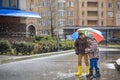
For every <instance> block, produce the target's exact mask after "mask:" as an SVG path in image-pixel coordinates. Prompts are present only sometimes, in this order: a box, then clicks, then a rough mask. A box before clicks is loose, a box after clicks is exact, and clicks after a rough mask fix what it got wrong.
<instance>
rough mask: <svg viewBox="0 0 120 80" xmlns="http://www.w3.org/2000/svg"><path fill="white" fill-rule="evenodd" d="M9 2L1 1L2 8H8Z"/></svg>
mask: <svg viewBox="0 0 120 80" xmlns="http://www.w3.org/2000/svg"><path fill="white" fill-rule="evenodd" d="M9 3H10V2H9V0H2V7H9Z"/></svg>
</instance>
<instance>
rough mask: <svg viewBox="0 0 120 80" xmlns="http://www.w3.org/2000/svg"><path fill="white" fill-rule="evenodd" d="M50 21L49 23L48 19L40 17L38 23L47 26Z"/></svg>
mask: <svg viewBox="0 0 120 80" xmlns="http://www.w3.org/2000/svg"><path fill="white" fill-rule="evenodd" d="M50 23H51V21H50V20H45V19H42V20H40V22H39V24H40V25H41V26H49V25H50Z"/></svg>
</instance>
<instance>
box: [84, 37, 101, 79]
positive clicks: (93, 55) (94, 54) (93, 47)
mask: <svg viewBox="0 0 120 80" xmlns="http://www.w3.org/2000/svg"><path fill="white" fill-rule="evenodd" d="M87 42H88V47H87V48H86V49H85V52H86V53H88V55H89V58H90V73H89V74H88V75H87V76H86V77H88V78H93V77H100V76H101V75H100V72H99V66H98V60H99V48H98V44H97V41H96V40H95V39H94V38H93V36H92V35H89V36H87ZM94 68H95V72H96V73H95V75H93V69H94Z"/></svg>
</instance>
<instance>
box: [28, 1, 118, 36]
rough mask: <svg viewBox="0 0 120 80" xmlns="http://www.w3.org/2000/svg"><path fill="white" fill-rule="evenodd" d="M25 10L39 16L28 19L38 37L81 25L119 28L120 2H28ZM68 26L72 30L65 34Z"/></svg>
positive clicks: (59, 32) (56, 33) (61, 32)
mask: <svg viewBox="0 0 120 80" xmlns="http://www.w3.org/2000/svg"><path fill="white" fill-rule="evenodd" d="M27 7H28V8H27V9H28V10H32V11H35V12H37V13H39V14H40V16H41V17H42V18H41V19H37V20H34V19H27V23H28V24H30V23H33V24H34V25H35V26H37V27H36V32H37V34H39V35H48V34H50V33H53V34H55V35H61V34H69V33H71V32H72V31H73V30H72V28H75V29H77V27H80V26H81V27H84V26H95V27H101V28H102V27H103V26H104V27H103V28H105V27H108V26H109V27H113V26H119V21H120V19H119V18H118V16H119V10H120V0H27ZM67 27H71V29H66V30H67V31H65V32H64V31H63V30H64V28H67Z"/></svg>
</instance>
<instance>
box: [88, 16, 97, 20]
mask: <svg viewBox="0 0 120 80" xmlns="http://www.w3.org/2000/svg"><path fill="white" fill-rule="evenodd" d="M87 18H88V20H98V17H97V16H88V17H87Z"/></svg>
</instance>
